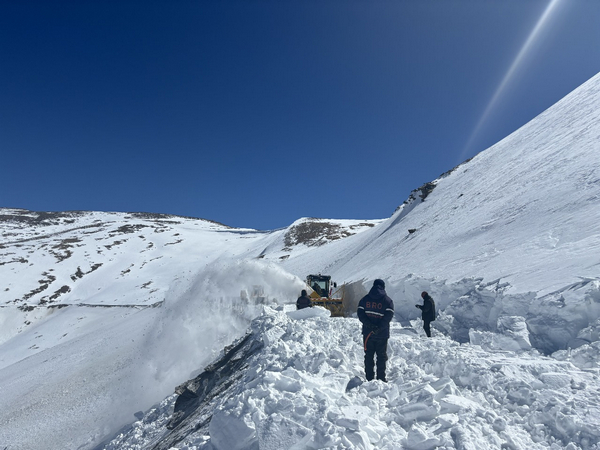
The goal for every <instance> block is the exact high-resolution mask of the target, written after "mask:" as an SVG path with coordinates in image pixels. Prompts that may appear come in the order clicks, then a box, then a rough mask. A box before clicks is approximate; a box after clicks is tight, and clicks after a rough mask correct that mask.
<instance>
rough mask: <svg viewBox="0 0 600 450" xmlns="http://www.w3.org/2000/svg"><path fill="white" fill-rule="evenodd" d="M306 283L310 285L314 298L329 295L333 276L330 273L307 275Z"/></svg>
mask: <svg viewBox="0 0 600 450" xmlns="http://www.w3.org/2000/svg"><path fill="white" fill-rule="evenodd" d="M306 284H308V285H309V286H310V288H311V289H312V290H313V293H312V294H311V295H310V296H311V297H313V298H319V297H327V298H329V295H330V292H331V291H330V284H331V277H330V276H329V275H309V276H307V277H306Z"/></svg>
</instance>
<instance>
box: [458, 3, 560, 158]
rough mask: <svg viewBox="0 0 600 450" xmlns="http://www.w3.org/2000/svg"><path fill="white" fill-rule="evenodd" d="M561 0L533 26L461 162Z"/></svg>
mask: <svg viewBox="0 0 600 450" xmlns="http://www.w3.org/2000/svg"><path fill="white" fill-rule="evenodd" d="M561 1H562V0H551V1H550V3H549V4H548V6H547V7H546V9H545V10H544V13H543V14H542V15H541V17H540V18H539V20H538V21H537V23H536V24H535V27H534V28H533V30H532V31H531V33H529V37H528V38H527V40H526V41H525V43H524V44H523V46H522V47H521V50H520V51H519V53H518V54H517V56H516V58H515V59H514V61H513V63H512V64H511V66H510V68H509V69H508V72H506V75H504V78H503V79H502V82H501V83H500V85H499V86H498V88H497V89H496V92H494V95H493V97H492V99H491V100H490V102H489V103H488V105H487V107H486V108H485V111H484V112H483V114H482V115H481V118H480V119H479V122H477V125H476V126H475V129H474V130H473V132H472V133H471V136H470V137H469V140H468V141H467V144H466V145H465V147H464V149H463V151H462V153H461V155H460V162H462V161H463V160H464V159H465V157H466V155H467V152H468V151H469V149H470V147H471V145H473V141H474V140H475V138H476V137H477V135H478V134H479V131H480V130H481V127H482V126H483V124H484V123H485V121H486V120H487V118H488V116H489V115H490V112H491V111H492V110H493V108H494V106H495V105H496V103H497V102H498V99H499V98H500V95H501V94H502V92H503V91H504V89H505V88H506V86H507V85H508V83H509V81H511V79H512V78H513V77H514V75H515V73H516V71H517V68H518V67H519V65H520V64H521V63H522V62H523V59H524V58H525V55H527V52H529V50H530V49H531V47H532V45H533V43H534V42H535V40H536V38H537V37H538V36H539V35H540V34H541V31H542V30H543V29H544V26H545V25H546V24H547V23H548V22H549V18H550V17H551V15H552V13H553V12H554V11H555V10H556V9H557V6H558V4H559V3H560V2H561Z"/></svg>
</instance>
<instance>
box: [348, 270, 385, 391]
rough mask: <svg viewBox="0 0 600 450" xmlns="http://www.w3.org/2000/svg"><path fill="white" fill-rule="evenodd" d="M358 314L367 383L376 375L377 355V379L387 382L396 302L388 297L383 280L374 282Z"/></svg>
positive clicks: (359, 303)
mask: <svg viewBox="0 0 600 450" xmlns="http://www.w3.org/2000/svg"><path fill="white" fill-rule="evenodd" d="M357 314H358V320H360V321H361V322H362V335H363V343H364V348H365V375H366V377H367V381H371V380H372V379H373V377H374V375H375V368H374V366H375V355H377V379H378V380H381V381H387V380H386V378H385V366H386V361H387V343H388V339H389V337H390V322H391V321H392V318H393V317H394V302H393V301H392V299H391V298H389V297H388V296H387V294H386V292H385V283H384V282H383V280H375V281H374V282H373V287H372V288H371V290H370V291H369V293H368V294H367V295H365V296H364V297H363V298H362V299H361V301H360V302H358V310H357Z"/></svg>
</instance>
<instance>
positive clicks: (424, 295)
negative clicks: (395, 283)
mask: <svg viewBox="0 0 600 450" xmlns="http://www.w3.org/2000/svg"><path fill="white" fill-rule="evenodd" d="M428 295H429V294H428V293H427V292H425V291H423V292H421V298H425V297H427V296H428Z"/></svg>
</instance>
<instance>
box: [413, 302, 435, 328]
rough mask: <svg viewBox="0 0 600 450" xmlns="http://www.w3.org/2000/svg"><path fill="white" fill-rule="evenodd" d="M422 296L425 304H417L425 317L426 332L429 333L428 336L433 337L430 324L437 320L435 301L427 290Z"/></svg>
mask: <svg viewBox="0 0 600 450" xmlns="http://www.w3.org/2000/svg"><path fill="white" fill-rule="evenodd" d="M421 298H422V299H423V304H422V305H415V306H416V307H417V308H419V309H420V310H421V318H422V319H423V329H424V330H425V334H427V337H431V327H430V324H431V322H433V321H434V320H435V302H434V301H433V299H432V298H431V296H430V295H429V294H428V293H427V292H425V291H423V292H422V293H421Z"/></svg>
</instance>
